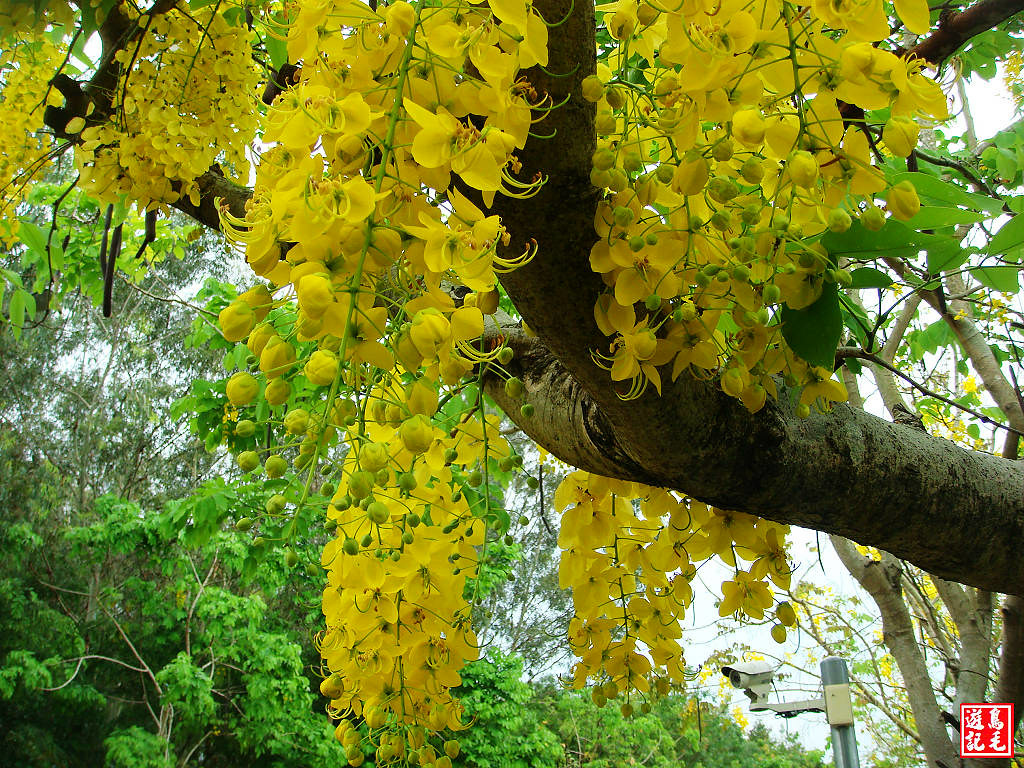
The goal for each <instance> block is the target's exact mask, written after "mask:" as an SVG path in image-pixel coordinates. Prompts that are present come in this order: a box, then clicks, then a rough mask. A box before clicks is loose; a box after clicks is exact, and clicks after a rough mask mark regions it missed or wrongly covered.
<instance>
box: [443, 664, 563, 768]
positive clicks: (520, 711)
mask: <svg viewBox="0 0 1024 768" xmlns="http://www.w3.org/2000/svg"><path fill="white" fill-rule="evenodd" d="M522 674H523V665H522V662H520V661H519V660H518V659H515V658H514V657H510V656H505V655H503V654H502V653H500V652H499V651H497V650H492V651H490V652H489V653H488V654H487V656H486V657H485V658H484V659H482V660H481V661H478V662H475V663H473V664H470V665H469V666H468V667H467V668H466V669H465V670H464V671H463V673H462V686H461V687H460V688H459V689H458V695H459V698H460V700H461V701H462V703H463V704H464V705H465V707H466V711H467V714H468V715H470V716H471V717H473V718H475V722H474V725H473V727H472V728H470V729H469V730H468V731H465V732H464V733H460V734H459V735H458V739H459V742H460V744H461V745H462V752H461V754H460V756H459V759H458V760H457V761H456V764H457V765H461V766H466V768H542V767H543V766H554V765H558V764H560V763H561V761H562V746H561V744H560V743H559V741H558V739H557V738H556V736H555V734H554V733H552V732H551V731H550V730H549V729H548V728H547V727H546V726H545V725H544V724H543V723H542V722H541V720H540V714H539V708H538V707H537V704H536V701H535V697H534V691H533V689H531V687H530V686H529V685H527V684H526V683H524V682H522V680H521V679H520V678H521V676H522Z"/></svg>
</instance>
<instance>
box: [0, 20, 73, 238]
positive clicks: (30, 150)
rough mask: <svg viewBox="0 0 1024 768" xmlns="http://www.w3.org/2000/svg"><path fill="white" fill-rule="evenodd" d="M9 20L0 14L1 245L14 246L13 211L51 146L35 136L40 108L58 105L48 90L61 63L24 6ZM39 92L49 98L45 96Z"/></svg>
mask: <svg viewBox="0 0 1024 768" xmlns="http://www.w3.org/2000/svg"><path fill="white" fill-rule="evenodd" d="M8 10H9V12H10V13H12V14H13V15H12V16H8V17H4V16H0V72H2V73H3V74H2V76H0V125H3V126H4V129H5V130H6V131H8V133H9V134H10V135H11V136H22V135H24V136H25V141H20V142H19V141H12V142H9V143H7V144H6V145H5V147H4V151H3V153H0V247H4V248H8V247H10V246H12V245H14V243H15V242H17V232H18V218H17V216H16V215H15V211H16V210H17V208H18V205H19V204H20V203H21V202H22V201H23V200H24V199H25V193H26V191H27V190H28V189H29V186H30V183H31V181H32V179H33V178H34V176H35V175H36V174H38V173H39V172H40V171H43V170H45V168H46V167H47V163H46V160H47V158H48V156H49V153H50V151H51V149H52V143H51V142H50V141H49V140H48V139H46V138H44V137H43V136H42V135H41V134H40V133H39V131H40V129H41V128H42V127H43V107H44V106H45V104H46V103H48V102H47V99H49V101H50V102H57V103H60V102H61V100H62V99H61V95H60V93H58V92H57V91H55V90H51V89H50V88H49V86H48V83H49V80H50V78H51V77H53V72H54V69H56V67H57V66H58V64H59V62H60V57H61V54H60V51H59V50H58V48H57V46H55V45H54V44H53V42H52V41H51V40H49V39H48V38H47V37H46V36H45V35H43V34H42V31H40V30H36V29H33V27H32V25H31V23H30V19H29V18H27V17H28V16H31V13H30V8H29V7H28V6H21V5H15V6H13V7H10V8H9V9H8ZM44 94H49V96H45V95H44Z"/></svg>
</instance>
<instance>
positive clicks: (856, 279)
mask: <svg viewBox="0 0 1024 768" xmlns="http://www.w3.org/2000/svg"><path fill="white" fill-rule="evenodd" d="M851 274H852V277H853V283H852V285H851V286H850V287H851V288H888V287H889V286H890V285H892V278H891V277H889V276H888V275H887V274H885V272H882V271H881V270H878V269H873V268H872V267H861V268H860V269H855V270H853V272H852V273H851Z"/></svg>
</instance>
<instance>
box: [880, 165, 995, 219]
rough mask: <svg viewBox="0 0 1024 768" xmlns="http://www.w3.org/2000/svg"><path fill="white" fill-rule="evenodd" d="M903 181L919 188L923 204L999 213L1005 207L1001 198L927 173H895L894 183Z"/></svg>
mask: <svg viewBox="0 0 1024 768" xmlns="http://www.w3.org/2000/svg"><path fill="white" fill-rule="evenodd" d="M901 181H909V182H911V183H913V185H914V189H916V190H917V196H918V197H919V198H921V203H922V205H934V204H935V203H939V204H943V203H945V206H944V207H947V208H948V207H950V206H952V207H956V208H959V207H961V206H963V207H965V208H970V209H971V210H974V211H987V212H988V213H993V214H994V213H999V211H1001V210H1002V208H1003V203H1002V201H1001V200H995V199H994V198H991V197H988V196H986V195H978V194H975V193H974V192H968V191H967V190H965V189H964V188H963V187H960V186H957V185H956V184H953V183H952V182H948V181H943V180H942V179H939V178H936V177H935V176H929V175H928V174H926V173H897V174H893V177H892V183H893V184H898V183H900V182H901Z"/></svg>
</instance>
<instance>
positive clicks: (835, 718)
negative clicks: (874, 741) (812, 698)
mask: <svg viewBox="0 0 1024 768" xmlns="http://www.w3.org/2000/svg"><path fill="white" fill-rule="evenodd" d="M821 682H822V683H823V684H824V686H825V717H826V718H827V719H828V724H829V725H830V726H831V727H832V754H833V755H834V756H835V763H836V768H860V757H859V756H858V755H857V735H856V734H855V733H854V730H853V701H852V699H851V698H850V671H849V669H848V668H847V666H846V662H845V661H844V660H843V659H840V658H838V657H837V656H829V657H828V658H827V659H825V660H823V661H822V662H821Z"/></svg>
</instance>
